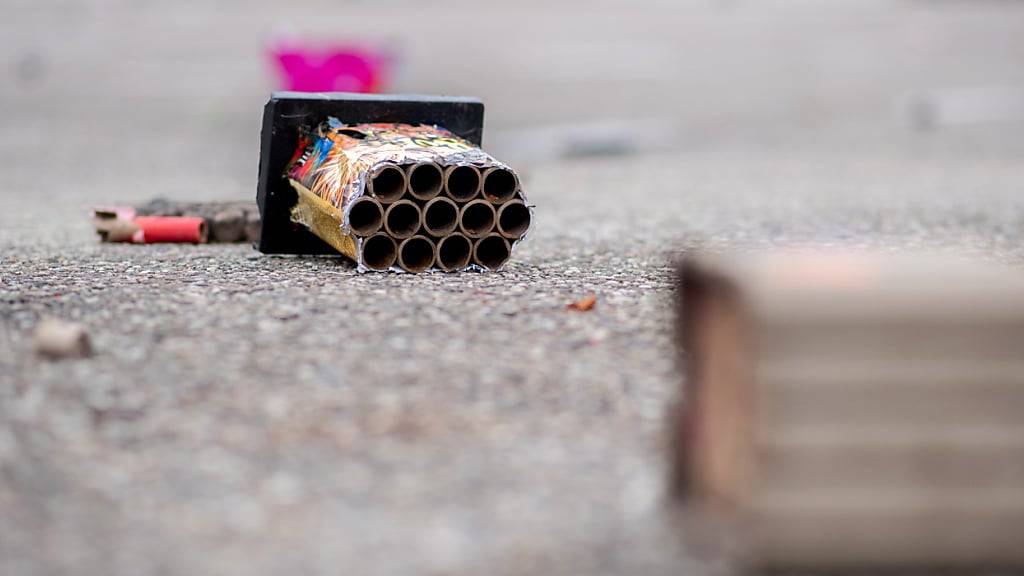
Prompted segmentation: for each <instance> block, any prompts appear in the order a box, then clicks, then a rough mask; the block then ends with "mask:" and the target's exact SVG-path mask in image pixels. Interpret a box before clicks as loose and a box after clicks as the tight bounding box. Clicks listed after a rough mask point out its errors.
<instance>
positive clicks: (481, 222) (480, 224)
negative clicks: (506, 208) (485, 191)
mask: <svg viewBox="0 0 1024 576" xmlns="http://www.w3.org/2000/svg"><path fill="white" fill-rule="evenodd" d="M493 228H494V206H491V205H490V204H488V203H487V202H484V201H483V200H473V201H472V202H470V203H469V204H466V205H465V206H463V207H462V211H461V212H460V213H459V229H461V230H462V233H463V234H465V235H466V236H469V237H470V238H483V237H484V236H486V235H487V233H488V232H490V231H491V230H492V229H493Z"/></svg>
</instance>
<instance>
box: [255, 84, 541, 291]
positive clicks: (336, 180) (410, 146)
mask: <svg viewBox="0 0 1024 576" xmlns="http://www.w3.org/2000/svg"><path fill="white" fill-rule="evenodd" d="M482 121H483V105H482V104H481V103H480V102H479V101H477V100H472V99H467V98H431V97H400V96H367V95H352V94H332V95H326V96H323V95H297V94H290V93H278V94H275V95H274V97H273V98H272V99H271V101H270V103H268V105H267V108H266V110H265V116H264V132H263V150H262V152H263V157H262V159H261V165H260V168H261V173H260V188H259V192H258V197H257V199H258V202H259V205H260V209H261V212H262V217H263V219H262V221H263V231H262V235H261V241H260V245H259V248H260V250H261V251H263V252H265V253H312V254H322V253H331V252H340V253H341V254H344V255H345V256H347V257H349V258H351V259H353V260H355V261H356V262H357V264H358V266H359V270H360V271H366V270H377V271H381V270H404V271H407V272H420V271H424V270H428V269H435V270H442V271H456V270H465V269H487V270H495V269H499V268H501V267H502V266H503V265H504V264H505V262H507V261H508V259H509V257H510V255H511V253H512V250H513V248H514V247H515V245H516V244H517V243H518V242H519V241H521V240H522V239H523V238H524V237H525V236H526V235H527V233H528V231H529V229H530V224H531V221H532V216H533V214H532V207H531V206H530V205H529V204H528V203H527V200H526V197H525V195H524V193H523V191H522V188H521V186H520V182H519V177H518V175H517V174H516V173H515V171H514V170H512V169H511V168H510V167H508V166H506V165H505V164H502V163H501V162H499V161H498V160H496V159H495V158H493V157H492V156H490V155H488V154H487V153H485V152H484V151H483V150H481V149H480V136H481V132H482ZM289 148H290V150H289ZM286 151H287V153H288V155H287V156H285V152H286Z"/></svg>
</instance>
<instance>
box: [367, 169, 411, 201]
mask: <svg viewBox="0 0 1024 576" xmlns="http://www.w3.org/2000/svg"><path fill="white" fill-rule="evenodd" d="M366 190H367V192H369V193H370V195H371V196H374V197H375V198H377V199H378V200H380V201H381V202H385V203H387V202H394V201H396V200H398V199H400V198H401V197H402V194H405V172H403V171H402V169H401V168H399V167H398V166H395V165H394V164H385V165H384V166H381V167H380V168H378V169H377V170H376V171H375V172H374V173H373V175H372V176H371V177H370V181H369V182H367V184H366Z"/></svg>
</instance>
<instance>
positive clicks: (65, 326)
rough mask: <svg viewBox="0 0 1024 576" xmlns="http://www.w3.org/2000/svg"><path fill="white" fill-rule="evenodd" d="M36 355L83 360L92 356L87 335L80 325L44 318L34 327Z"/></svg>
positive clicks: (54, 358)
mask: <svg viewBox="0 0 1024 576" xmlns="http://www.w3.org/2000/svg"><path fill="white" fill-rule="evenodd" d="M34 342H35V350H36V353H37V354H39V355H40V356H43V357H44V358H49V359H51V360H59V359H62V358H85V357H88V356H92V353H93V350H92V343H91V342H90V340H89V333H88V332H86V331H85V328H84V327H83V326H82V325H81V324H74V323H71V322H64V321H63V320H57V319H56V318H45V319H43V320H41V321H40V322H39V324H38V325H37V326H36V331H35V336H34Z"/></svg>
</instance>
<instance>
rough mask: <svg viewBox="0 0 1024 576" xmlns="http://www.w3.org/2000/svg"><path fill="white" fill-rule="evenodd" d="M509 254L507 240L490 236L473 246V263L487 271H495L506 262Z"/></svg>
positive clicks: (497, 236)
mask: <svg viewBox="0 0 1024 576" xmlns="http://www.w3.org/2000/svg"><path fill="white" fill-rule="evenodd" d="M511 253H512V249H511V247H509V244H508V240H506V239H504V238H502V237H501V235H500V234H491V235H490V236H487V237H486V238H483V239H481V240H477V241H476V245H475V246H473V262H476V263H477V264H479V265H481V266H483V267H484V268H487V269H488V270H497V269H498V268H501V267H502V266H503V265H504V264H505V262H508V258H509V256H510V255H511Z"/></svg>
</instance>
